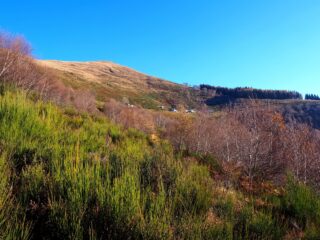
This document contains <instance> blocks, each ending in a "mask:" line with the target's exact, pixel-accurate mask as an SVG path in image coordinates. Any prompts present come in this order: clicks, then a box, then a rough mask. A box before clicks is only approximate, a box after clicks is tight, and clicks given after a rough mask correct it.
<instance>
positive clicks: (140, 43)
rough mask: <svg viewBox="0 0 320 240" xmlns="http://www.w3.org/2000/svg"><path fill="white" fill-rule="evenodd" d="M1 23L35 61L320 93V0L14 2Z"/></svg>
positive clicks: (5, 8)
mask: <svg viewBox="0 0 320 240" xmlns="http://www.w3.org/2000/svg"><path fill="white" fill-rule="evenodd" d="M0 28H1V29H2V30H6V31H9V32H13V33H20V34H23V35H24V36H25V37H26V38H27V39H28V40H29V42H30V43H31V44H32V46H33V49H34V55H35V56H36V57H38V58H41V59H59V60H74V61H91V60H110V61H113V62H116V63H119V64H123V65H126V66H130V67H133V68H135V69H137V70H139V71H141V72H145V73H148V74H151V75H154V76H159V77H162V78H165V79H168V80H171V81H175V82H179V83H184V82H187V83H189V84H191V85H193V84H200V83H208V84H212V85H220V86H228V87H236V86H252V87H256V88H268V89H289V90H298V91H300V92H302V93H306V92H313V93H319V94H320V1H319V0H313V1H312V0H233V1H231V0H219V1H214V0H193V1H189V0H145V1H143V0H117V1H115V0H112V1H111V0H105V1H97V0H96V1H95V0H91V1H81V0H78V1H76V0H55V1H51V0H48V1H35V0H29V1H20V0H19V1H17V0H11V1H2V2H1V15H0Z"/></svg>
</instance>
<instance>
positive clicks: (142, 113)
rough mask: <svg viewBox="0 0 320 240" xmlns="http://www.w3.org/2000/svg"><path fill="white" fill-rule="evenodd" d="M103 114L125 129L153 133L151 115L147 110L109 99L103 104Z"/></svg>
mask: <svg viewBox="0 0 320 240" xmlns="http://www.w3.org/2000/svg"><path fill="white" fill-rule="evenodd" d="M103 112H104V113H105V115H107V116H108V117H109V118H110V119H111V120H112V121H113V122H116V123H119V124H121V125H122V126H124V127H125V128H136V129H139V130H141V131H143V132H145V133H154V132H155V125H154V118H153V113H151V112H149V111H147V110H144V109H141V108H138V107H134V106H131V105H127V104H123V103H120V102H117V101H115V100H113V99H110V100H109V101H108V102H106V103H105V105H104V107H103Z"/></svg>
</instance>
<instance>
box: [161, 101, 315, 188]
mask: <svg viewBox="0 0 320 240" xmlns="http://www.w3.org/2000/svg"><path fill="white" fill-rule="evenodd" d="M166 123H167V126H166V127H165V128H164V129H165V131H164V132H163V137H165V138H168V139H170V140H171V142H172V143H173V145H174V146H175V147H176V149H177V150H187V151H189V152H194V153H201V154H212V155H214V156H215V157H216V158H217V159H218V160H219V161H220V162H221V163H222V165H225V166H236V167H238V168H240V169H242V170H241V171H242V175H244V176H246V177H248V178H249V180H250V181H253V180H272V181H274V182H277V183H281V182H282V180H283V177H284V176H285V175H286V174H287V172H288V171H291V172H292V173H293V174H294V175H295V177H296V178H297V179H299V180H300V181H303V182H305V183H308V184H312V185H315V186H317V185H318V186H317V187H318V188H319V187H320V184H318V182H320V181H319V180H320V178H319V176H320V151H319V150H318V146H319V143H320V140H319V136H317V134H316V133H315V130H313V129H311V128H310V127H308V126H305V125H299V124H297V123H290V124H288V123H286V122H285V121H284V119H283V117H282V115H281V114H279V113H278V112H277V111H276V110H275V109H272V108H268V107H264V106H261V105H259V104H257V103H254V102H253V103H251V104H249V105H248V106H247V107H242V108H235V109H232V110H230V111H227V112H224V113H222V114H221V115H220V116H218V117H213V116H212V114H209V113H199V114H197V116H196V117H193V118H188V120H187V119H183V118H175V119H174V120H171V121H168V120H167V121H166Z"/></svg>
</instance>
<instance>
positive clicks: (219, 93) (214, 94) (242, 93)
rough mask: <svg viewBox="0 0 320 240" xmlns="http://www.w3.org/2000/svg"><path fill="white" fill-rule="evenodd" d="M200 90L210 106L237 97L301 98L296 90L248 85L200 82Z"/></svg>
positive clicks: (224, 102)
mask: <svg viewBox="0 0 320 240" xmlns="http://www.w3.org/2000/svg"><path fill="white" fill-rule="evenodd" d="M200 90H201V91H202V93H203V94H204V95H207V96H208V99H207V100H206V103H207V104H208V105H210V106H214V105H220V104H229V103H233V102H234V101H236V100H237V99H272V100H287V99H302V95H301V94H300V93H298V92H296V91H284V90H262V89H255V88H249V87H245V88H225V87H215V86H210V85H206V84H201V85H200Z"/></svg>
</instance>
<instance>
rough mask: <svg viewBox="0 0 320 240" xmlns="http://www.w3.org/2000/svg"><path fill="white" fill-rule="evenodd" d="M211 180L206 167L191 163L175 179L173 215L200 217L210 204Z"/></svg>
mask: <svg viewBox="0 0 320 240" xmlns="http://www.w3.org/2000/svg"><path fill="white" fill-rule="evenodd" d="M212 187H213V184H212V180H211V178H210V175H209V172H208V169H207V167H204V166H198V165H196V164H194V163H191V164H190V165H188V166H187V168H186V169H184V170H183V172H182V173H181V175H180V176H178V179H177V187H176V195H175V200H174V201H175V213H176V215H177V216H182V215H185V214H188V215H189V214H191V215H193V214H196V215H198V214H199V215H201V214H205V213H207V211H208V209H209V208H210V206H211V204H212V190H213V189H212Z"/></svg>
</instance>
